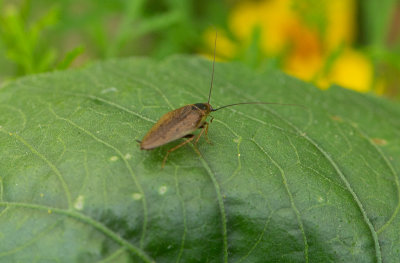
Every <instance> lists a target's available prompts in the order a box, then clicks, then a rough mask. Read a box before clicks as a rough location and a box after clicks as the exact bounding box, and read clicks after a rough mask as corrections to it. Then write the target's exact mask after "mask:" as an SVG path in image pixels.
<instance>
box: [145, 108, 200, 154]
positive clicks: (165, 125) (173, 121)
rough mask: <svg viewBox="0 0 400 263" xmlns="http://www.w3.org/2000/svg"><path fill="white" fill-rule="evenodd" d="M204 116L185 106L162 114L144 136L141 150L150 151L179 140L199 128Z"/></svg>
mask: <svg viewBox="0 0 400 263" xmlns="http://www.w3.org/2000/svg"><path fill="white" fill-rule="evenodd" d="M203 117H204V114H202V113H201V111H199V110H193V105H186V106H184V107H181V108H179V109H176V110H174V111H171V112H168V113H166V114H164V115H163V116H162V117H161V118H160V119H159V120H158V121H157V123H156V124H154V126H153V127H152V128H151V129H150V130H149V132H148V133H147V134H146V135H145V136H144V138H143V140H142V142H141V144H140V147H141V149H145V150H151V149H154V148H157V147H159V146H161V145H164V144H166V143H169V142H172V141H175V140H177V139H180V138H182V137H184V136H186V135H188V134H190V133H192V132H194V131H195V130H196V129H197V128H198V127H200V126H201V124H202V121H203V119H204V118H203Z"/></svg>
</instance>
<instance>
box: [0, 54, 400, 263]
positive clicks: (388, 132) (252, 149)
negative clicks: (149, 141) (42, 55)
mask: <svg viewBox="0 0 400 263" xmlns="http://www.w3.org/2000/svg"><path fill="white" fill-rule="evenodd" d="M210 76H211V62H210V61H206V60H203V59H199V58H194V57H171V58H169V59H167V60H164V61H161V62H157V61H154V60H150V59H146V58H132V59H127V60H115V61H108V62H104V63H98V64H94V65H92V66H90V67H88V68H85V69H82V70H70V71H64V72H55V73H50V74H42V75H34V76H31V77H26V78H22V79H19V80H17V81H15V82H12V83H10V84H8V85H7V86H5V87H2V88H0V176H1V180H0V244H1V246H0V262H32V261H35V262H50V261H51V262H54V261H57V262H97V261H101V262H140V261H143V262H151V261H156V262H278V261H280V262H383V261H384V262H398V259H399V256H400V239H399V233H398V229H399V227H400V217H399V209H400V203H399V200H400V198H399V195H400V187H399V186H400V184H399V173H400V161H399V160H400V121H399V120H400V107H399V105H396V104H394V103H391V102H389V101H386V100H384V99H381V98H376V97H374V96H372V95H363V94H359V93H355V92H353V91H350V90H346V89H342V88H339V87H334V88H331V89H329V90H327V91H321V90H318V89H316V88H315V87H313V86H312V85H310V84H306V83H303V82H301V81H299V80H296V79H294V78H291V77H288V76H286V75H284V74H282V73H279V72H271V73H268V74H267V75H266V74H258V73H255V72H253V71H251V70H250V69H248V68H246V67H244V66H242V65H239V64H229V63H226V64H225V63H217V64H216V68H215V81H214V90H213V94H212V99H211V104H212V105H213V107H218V106H222V105H226V104H230V103H235V102H243V101H270V102H279V103H297V104H302V105H305V106H306V107H307V108H306V109H303V108H299V107H294V106H293V107H290V106H279V105H241V106H236V107H231V108H227V109H224V110H221V111H217V112H214V113H213V114H212V115H213V117H214V121H213V122H212V123H211V124H210V127H209V131H208V137H209V139H210V140H211V142H212V145H210V144H208V143H207V142H206V140H205V139H203V138H201V139H200V141H199V142H198V144H197V147H198V151H196V149H195V147H194V146H193V145H191V144H187V145H185V146H184V147H182V148H180V149H178V150H176V151H174V152H172V153H171V154H170V156H169V158H168V160H167V162H166V166H165V168H164V169H163V170H162V169H161V163H162V160H163V157H164V155H165V154H166V152H167V150H168V149H170V148H171V147H173V146H176V145H178V144H179V143H180V142H181V141H176V142H173V143H170V144H168V145H165V146H162V147H160V148H157V149H154V150H152V151H141V150H140V149H139V146H138V144H137V142H136V141H135V140H136V139H138V140H141V139H142V137H143V136H144V135H145V133H146V132H147V131H148V130H149V129H150V128H151V126H152V125H153V124H154V122H155V121H157V120H158V118H159V117H160V116H162V114H164V113H166V112H168V111H171V110H173V109H175V108H178V107H181V106H183V105H186V104H190V103H198V102H206V101H207V97H208V89H209V82H210ZM349 77H351V76H349Z"/></svg>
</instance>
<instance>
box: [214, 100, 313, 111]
mask: <svg viewBox="0 0 400 263" xmlns="http://www.w3.org/2000/svg"><path fill="white" fill-rule="evenodd" d="M242 104H274V105H282V106H296V107H302V108H307V107H306V106H304V105H300V104H286V103H275V102H258V101H255V102H240V103H233V104H228V105H225V106H221V107H219V108H216V109H211V111H217V110H220V109H223V108H227V107H231V106H236V105H242Z"/></svg>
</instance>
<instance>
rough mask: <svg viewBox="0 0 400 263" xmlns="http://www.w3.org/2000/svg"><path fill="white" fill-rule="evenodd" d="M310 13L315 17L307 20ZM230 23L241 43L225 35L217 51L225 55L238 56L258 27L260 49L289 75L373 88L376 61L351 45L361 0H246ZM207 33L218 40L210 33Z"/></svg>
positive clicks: (325, 84)
mask: <svg viewBox="0 0 400 263" xmlns="http://www.w3.org/2000/svg"><path fill="white" fill-rule="evenodd" d="M316 14H317V15H316ZM310 17H311V18H314V20H313V19H307V18H310ZM315 17H319V18H321V19H320V20H317V19H315ZM321 25H322V26H321ZM228 26H229V29H230V31H231V32H232V33H233V35H234V36H235V37H236V42H234V41H231V40H229V39H228V38H227V37H225V36H223V34H222V37H221V38H218V41H219V42H218V46H222V48H219V49H218V53H219V54H221V55H222V56H224V57H226V58H234V57H235V56H236V54H237V53H238V52H240V48H242V49H243V47H244V48H246V47H247V46H248V45H249V44H250V41H252V37H253V33H254V30H255V28H258V29H259V30H260V39H259V40H260V41H259V43H258V45H259V48H260V51H261V52H262V54H263V55H264V56H265V57H270V58H271V57H276V58H280V60H281V66H282V69H283V70H284V71H285V72H287V73H288V74H291V75H293V76H296V77H298V78H301V79H304V80H306V81H312V82H314V83H316V84H317V85H318V86H319V87H321V88H327V87H329V85H331V84H333V83H335V84H339V85H341V86H344V87H348V88H352V89H354V90H357V91H369V90H370V89H371V88H372V85H373V67H372V63H371V61H370V60H369V59H368V58H367V57H366V56H364V55H363V54H362V53H361V52H359V51H356V50H354V49H352V48H351V45H352V43H353V41H354V39H355V28H356V0H330V1H326V2H325V1H322V2H320V1H312V0H309V1H294V0H262V1H241V2H240V3H239V4H238V5H237V6H236V7H235V8H234V9H233V10H232V11H231V13H230V17H229V20H228ZM205 38H206V39H208V40H207V41H208V43H212V44H213V43H214V42H213V41H212V42H211V39H212V40H214V34H211V32H208V33H207V36H206V37H205ZM209 45H210V44H209ZM339 50H342V51H341V52H338V51H339ZM336 53H337V54H336ZM333 54H336V55H335V56H332V55H333ZM333 57H334V59H333V61H332V58H333Z"/></svg>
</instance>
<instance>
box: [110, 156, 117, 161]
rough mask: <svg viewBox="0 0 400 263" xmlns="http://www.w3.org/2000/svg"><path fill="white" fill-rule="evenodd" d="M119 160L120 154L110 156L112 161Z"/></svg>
mask: <svg viewBox="0 0 400 263" xmlns="http://www.w3.org/2000/svg"><path fill="white" fill-rule="evenodd" d="M117 160H118V156H111V157H110V161H111V162H115V161H117Z"/></svg>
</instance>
